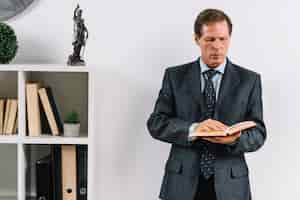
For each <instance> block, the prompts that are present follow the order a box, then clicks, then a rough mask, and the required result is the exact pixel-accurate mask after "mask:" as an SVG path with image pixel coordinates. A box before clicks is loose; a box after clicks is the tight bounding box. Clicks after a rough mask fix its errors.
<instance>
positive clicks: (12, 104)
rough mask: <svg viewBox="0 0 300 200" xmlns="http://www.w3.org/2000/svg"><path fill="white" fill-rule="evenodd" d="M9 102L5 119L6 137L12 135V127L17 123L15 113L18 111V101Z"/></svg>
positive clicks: (11, 100)
mask: <svg viewBox="0 0 300 200" xmlns="http://www.w3.org/2000/svg"><path fill="white" fill-rule="evenodd" d="M9 101H10V108H9V109H10V110H9V114H8V119H7V126H6V130H5V134H6V135H12V134H13V133H14V126H15V124H16V123H17V122H16V118H17V111H18V100H17V99H9Z"/></svg>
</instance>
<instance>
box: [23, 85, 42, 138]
mask: <svg viewBox="0 0 300 200" xmlns="http://www.w3.org/2000/svg"><path fill="white" fill-rule="evenodd" d="M39 88H40V84H39V83H37V82H28V83H26V111H27V127H28V135H29V136H40V135H41V119H40V107H39V97H38V89H39Z"/></svg>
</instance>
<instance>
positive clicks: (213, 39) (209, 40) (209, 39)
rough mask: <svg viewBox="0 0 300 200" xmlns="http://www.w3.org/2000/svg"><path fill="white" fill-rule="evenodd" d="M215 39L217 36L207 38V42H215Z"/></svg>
mask: <svg viewBox="0 0 300 200" xmlns="http://www.w3.org/2000/svg"><path fill="white" fill-rule="evenodd" d="M215 40H216V39H215V38H206V39H205V41H206V42H213V41H215Z"/></svg>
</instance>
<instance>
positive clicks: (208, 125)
mask: <svg viewBox="0 0 300 200" xmlns="http://www.w3.org/2000/svg"><path fill="white" fill-rule="evenodd" d="M227 127H228V126H227V125H225V124H223V123H222V122H219V121H216V120H213V119H207V120H205V121H203V122H200V123H199V124H198V126H197V128H196V130H195V134H194V136H200V135H197V133H199V132H202V131H219V130H220V131H225V130H226V128H227Z"/></svg>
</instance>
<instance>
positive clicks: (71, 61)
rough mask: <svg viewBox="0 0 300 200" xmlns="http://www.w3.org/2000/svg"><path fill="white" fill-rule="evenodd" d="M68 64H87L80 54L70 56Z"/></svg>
mask: <svg viewBox="0 0 300 200" xmlns="http://www.w3.org/2000/svg"><path fill="white" fill-rule="evenodd" d="M67 64H68V65H69V66H85V61H84V60H82V59H80V57H78V56H74V55H73V54H72V55H70V56H69V59H68V62H67Z"/></svg>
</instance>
